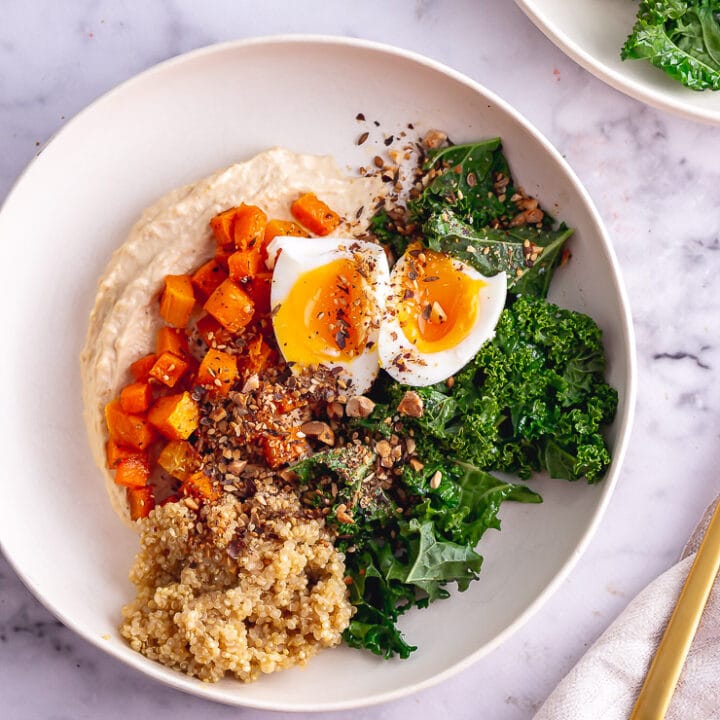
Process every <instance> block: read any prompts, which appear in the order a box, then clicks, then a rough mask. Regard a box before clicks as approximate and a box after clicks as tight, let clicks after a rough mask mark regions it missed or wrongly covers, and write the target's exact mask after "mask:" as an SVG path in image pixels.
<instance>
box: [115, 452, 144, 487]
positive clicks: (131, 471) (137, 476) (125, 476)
mask: <svg viewBox="0 0 720 720" xmlns="http://www.w3.org/2000/svg"><path fill="white" fill-rule="evenodd" d="M149 479H150V466H149V465H148V460H147V455H145V453H135V454H134V455H130V456H129V457H126V458H123V459H122V460H119V461H118V464H117V465H116V467H115V484H116V485H122V486H123V487H128V488H140V487H145V485H147V483H148V480H149Z"/></svg>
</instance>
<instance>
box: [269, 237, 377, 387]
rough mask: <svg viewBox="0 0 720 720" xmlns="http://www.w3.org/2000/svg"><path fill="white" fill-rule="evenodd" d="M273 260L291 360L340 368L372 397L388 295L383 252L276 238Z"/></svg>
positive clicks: (284, 347)
mask: <svg viewBox="0 0 720 720" xmlns="http://www.w3.org/2000/svg"><path fill="white" fill-rule="evenodd" d="M278 253H279V254H278ZM268 257H269V258H275V265H274V268H273V276H272V288H271V291H270V304H271V307H272V309H273V318H272V322H273V328H274V330H275V339H276V340H277V343H278V346H279V348H280V351H281V352H282V354H283V357H284V358H285V360H286V361H287V362H288V363H292V364H294V365H296V366H300V367H302V366H312V365H326V366H329V367H340V368H342V370H343V374H344V375H345V377H346V379H348V380H349V381H350V382H351V383H352V391H353V392H355V393H358V394H360V393H364V392H366V391H367V390H369V389H370V387H371V385H372V384H373V381H374V380H375V378H376V377H377V374H378V371H379V368H380V361H379V355H378V337H379V331H380V323H381V320H382V317H383V311H384V307H385V300H386V298H387V296H388V293H389V277H390V272H389V269H388V262H387V257H386V256H385V251H384V250H383V249H382V247H381V246H380V245H377V244H376V243H369V242H364V241H361V240H352V239H344V238H336V237H324V238H301V237H277V238H275V239H274V240H273V241H272V242H271V243H270V245H269V246H268Z"/></svg>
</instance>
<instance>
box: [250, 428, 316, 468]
mask: <svg viewBox="0 0 720 720" xmlns="http://www.w3.org/2000/svg"><path fill="white" fill-rule="evenodd" d="M299 432H300V431H299V428H293V429H292V430H291V431H290V432H289V433H287V434H286V435H283V436H277V435H263V436H262V437H261V438H260V446H261V447H262V453H263V457H264V458H265V462H266V463H267V466H268V467H269V468H272V469H273V470H274V469H276V468H279V467H281V466H283V465H288V464H289V463H293V462H295V461H296V460H299V459H300V458H301V457H303V456H304V455H306V454H307V453H308V452H309V445H308V443H307V441H306V440H305V439H304V438H303V437H299V435H298V433H299Z"/></svg>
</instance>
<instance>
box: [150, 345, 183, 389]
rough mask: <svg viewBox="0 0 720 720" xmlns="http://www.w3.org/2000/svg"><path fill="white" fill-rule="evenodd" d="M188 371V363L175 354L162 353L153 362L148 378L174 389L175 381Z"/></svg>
mask: <svg viewBox="0 0 720 720" xmlns="http://www.w3.org/2000/svg"><path fill="white" fill-rule="evenodd" d="M187 369H188V363H187V362H186V361H185V360H184V359H183V358H181V357H178V356H177V355H176V354H175V353H171V352H164V353H163V354H162V355H160V357H158V359H157V360H156V361H155V364H154V365H153V366H152V369H151V370H150V377H151V378H154V379H155V380H157V381H158V382H161V383H162V384H163V385H167V386H168V387H175V385H176V383H177V381H178V380H179V379H180V378H181V377H182V376H183V374H184V373H185V371H186V370H187Z"/></svg>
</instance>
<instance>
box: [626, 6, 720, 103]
mask: <svg viewBox="0 0 720 720" xmlns="http://www.w3.org/2000/svg"><path fill="white" fill-rule="evenodd" d="M718 12H720V2H718V0H694V1H693V0H643V2H641V3H640V8H639V10H638V15H637V21H636V23H635V26H634V28H633V31H632V33H631V35H630V36H629V37H628V39H627V41H626V42H625V45H624V46H623V48H622V51H621V57H622V59H623V60H627V59H631V58H633V59H638V58H639V59H642V58H645V59H647V60H649V61H650V62H651V63H652V64H653V65H655V66H656V67H658V68H660V69H661V70H664V71H665V72H666V73H667V74H668V75H669V76H670V77H672V78H673V79H675V80H678V81H679V82H681V83H682V84H683V85H685V86H687V87H689V88H691V89H692V90H707V89H710V90H718V89H720V22H719V20H718Z"/></svg>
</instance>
